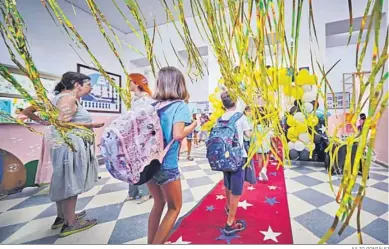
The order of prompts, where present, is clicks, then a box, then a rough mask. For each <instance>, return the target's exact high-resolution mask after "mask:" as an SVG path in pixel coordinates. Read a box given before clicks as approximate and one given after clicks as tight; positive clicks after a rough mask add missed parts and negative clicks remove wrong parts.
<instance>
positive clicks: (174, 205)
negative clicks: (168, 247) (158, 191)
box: [152, 179, 182, 244]
mask: <svg viewBox="0 0 389 249" xmlns="http://www.w3.org/2000/svg"><path fill="white" fill-rule="evenodd" d="M161 187H162V192H163V195H164V196H165V199H166V201H167V205H168V210H167V213H166V215H165V217H164V218H163V220H162V222H161V225H160V226H159V227H158V230H157V232H156V234H155V236H154V239H153V242H152V243H153V244H164V243H165V242H166V240H167V238H168V236H169V233H170V231H171V230H172V228H173V226H174V224H175V223H176V220H177V218H178V215H179V213H180V211H181V207H182V189H181V181H180V180H179V179H178V180H175V181H173V182H169V183H167V184H164V185H162V186H161Z"/></svg>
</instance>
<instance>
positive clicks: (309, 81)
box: [305, 75, 317, 85]
mask: <svg viewBox="0 0 389 249" xmlns="http://www.w3.org/2000/svg"><path fill="white" fill-rule="evenodd" d="M305 80H306V82H305V83H306V84H309V85H315V84H316V82H317V77H316V75H309V76H308V77H307V78H306V79H305Z"/></svg>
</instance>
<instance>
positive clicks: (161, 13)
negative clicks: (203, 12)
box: [65, 0, 192, 34]
mask: <svg viewBox="0 0 389 249" xmlns="http://www.w3.org/2000/svg"><path fill="white" fill-rule="evenodd" d="M65 1H66V2H67V3H69V4H73V6H74V7H75V8H76V12H77V11H85V12H87V13H89V14H91V12H90V10H89V7H88V4H87V3H86V1H85V0H65ZM137 2H138V4H139V7H140V9H141V11H142V13H143V15H144V16H145V19H146V24H147V28H150V27H153V26H154V17H155V21H156V24H157V25H161V24H165V23H167V22H168V18H167V16H166V11H165V9H164V7H163V6H162V4H161V2H160V0H138V1H137ZM166 2H167V4H168V5H169V9H170V10H171V11H172V13H173V15H174V16H175V17H177V12H176V11H175V9H174V4H173V0H166ZM174 2H175V3H177V1H174ZM183 2H184V12H185V17H191V16H192V11H191V8H190V0H183ZM95 3H96V4H97V6H98V8H99V9H100V10H101V11H102V12H103V14H104V15H105V16H106V18H107V19H108V21H109V22H110V23H111V25H112V26H113V27H114V28H116V29H117V30H119V31H121V32H123V33H124V34H128V33H131V32H132V30H131V29H130V27H129V26H128V25H127V24H126V22H125V20H124V18H123V17H122V15H121V14H120V12H119V11H118V10H117V9H116V7H115V5H114V4H113V2H112V1H111V0H95ZM116 3H117V5H118V6H119V8H120V9H121V11H122V12H123V13H124V14H125V15H126V17H127V19H128V20H129V21H130V22H131V24H132V25H133V26H134V27H135V29H136V30H139V26H138V25H137V23H136V21H135V18H134V17H133V16H132V14H131V13H130V10H129V9H128V7H127V5H126V4H125V1H124V0H116Z"/></svg>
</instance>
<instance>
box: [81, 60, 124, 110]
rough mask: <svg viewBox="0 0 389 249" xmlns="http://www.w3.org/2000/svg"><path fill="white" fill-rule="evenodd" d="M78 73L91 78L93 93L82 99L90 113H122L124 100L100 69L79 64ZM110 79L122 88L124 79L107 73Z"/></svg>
mask: <svg viewBox="0 0 389 249" xmlns="http://www.w3.org/2000/svg"><path fill="white" fill-rule="evenodd" d="M77 72H79V73H83V74H86V75H88V76H89V77H90V78H91V84H92V91H91V92H90V93H89V94H88V95H86V96H84V97H82V102H81V104H82V105H83V106H84V107H85V108H86V109H87V110H88V111H90V112H102V113H121V111H122V100H121V97H120V95H119V93H118V92H117V90H116V89H115V88H114V87H112V86H111V84H109V82H108V80H107V79H106V78H105V77H104V76H103V75H102V74H101V73H100V72H99V70H98V69H96V68H93V67H89V66H85V65H81V64H77ZM106 73H107V74H108V75H109V77H111V79H112V80H113V81H114V82H115V83H116V84H117V85H118V86H119V87H122V77H121V76H120V75H118V74H114V73H110V72H106Z"/></svg>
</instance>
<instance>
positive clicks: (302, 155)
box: [299, 150, 309, 161]
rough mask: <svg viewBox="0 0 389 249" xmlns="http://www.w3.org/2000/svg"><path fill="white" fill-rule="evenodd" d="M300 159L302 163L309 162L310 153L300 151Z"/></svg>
mask: <svg viewBox="0 0 389 249" xmlns="http://www.w3.org/2000/svg"><path fill="white" fill-rule="evenodd" d="M299 159H300V160H301V161H309V151H307V150H303V151H300V153H299Z"/></svg>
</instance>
